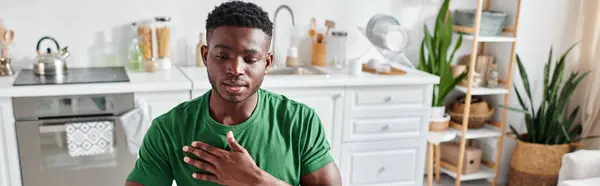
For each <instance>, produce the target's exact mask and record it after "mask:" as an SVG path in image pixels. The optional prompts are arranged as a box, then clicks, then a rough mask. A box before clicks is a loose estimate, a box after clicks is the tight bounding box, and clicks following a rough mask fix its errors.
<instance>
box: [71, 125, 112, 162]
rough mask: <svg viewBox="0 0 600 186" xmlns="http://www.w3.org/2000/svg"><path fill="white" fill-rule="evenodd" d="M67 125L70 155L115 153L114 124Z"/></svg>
mask: <svg viewBox="0 0 600 186" xmlns="http://www.w3.org/2000/svg"><path fill="white" fill-rule="evenodd" d="M65 125H66V130H67V148H68V149H69V155H71V156H73V157H77V156H93V155H99V154H107V153H108V154H110V153H112V152H113V150H114V149H113V148H114V147H113V132H114V130H113V129H114V122H112V121H91V122H79V123H67V124H65Z"/></svg>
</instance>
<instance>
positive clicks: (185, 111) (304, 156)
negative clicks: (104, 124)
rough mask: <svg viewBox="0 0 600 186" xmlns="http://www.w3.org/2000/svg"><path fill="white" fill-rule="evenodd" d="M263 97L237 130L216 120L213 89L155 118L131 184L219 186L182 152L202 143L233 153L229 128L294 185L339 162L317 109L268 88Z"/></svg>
mask: <svg viewBox="0 0 600 186" xmlns="http://www.w3.org/2000/svg"><path fill="white" fill-rule="evenodd" d="M257 93H258V104H257V106H256V108H255V109H254V112H253V113H252V115H251V116H250V118H248V119H247V120H246V121H245V122H243V123H241V124H238V125H235V126H225V125H222V124H220V123H218V122H216V121H215V120H213V119H212V117H211V116H210V114H209V96H210V91H208V92H206V93H205V94H204V95H202V96H201V97H198V98H196V99H193V100H191V101H187V102H184V103H182V104H180V105H178V106H176V107H175V108H173V109H172V110H170V111H169V112H167V113H165V114H163V115H161V116H159V117H157V118H156V119H154V120H153V122H152V126H150V128H149V129H148V132H147V133H146V136H145V138H144V141H143V143H142V146H141V148H140V150H139V158H138V160H137V161H136V163H135V167H134V168H133V170H132V171H131V173H130V174H129V176H128V177H127V180H130V181H134V182H137V183H140V184H143V185H145V186H167V185H169V186H170V185H171V183H172V181H173V180H175V181H176V182H177V185H178V186H188V185H217V184H215V183H212V182H205V181H200V180H196V179H194V178H192V173H194V172H203V171H201V170H199V169H197V168H195V167H193V166H192V165H189V164H187V163H185V162H184V161H183V157H184V156H185V155H186V154H187V153H186V152H183V150H182V148H183V146H185V145H191V143H192V141H202V142H205V143H208V144H210V145H213V146H215V147H218V148H222V149H226V150H229V147H227V140H226V137H225V136H226V134H227V131H229V130H231V131H232V132H233V134H234V136H235V138H236V140H237V141H238V143H239V144H240V145H242V146H243V147H244V148H246V150H248V152H249V153H250V155H251V156H252V158H253V159H254V161H255V162H256V164H257V165H258V167H260V168H261V169H262V170H265V171H266V172H268V173H269V174H271V175H273V176H274V177H276V178H278V179H280V180H283V181H285V182H287V183H289V184H291V185H299V184H300V177H302V176H303V175H305V174H307V173H311V172H314V171H316V170H318V169H320V168H322V167H324V166H325V165H327V164H329V163H331V162H333V159H332V157H331V155H330V153H329V149H330V146H329V143H328V142H327V139H326V137H325V130H324V129H323V126H322V125H321V120H320V119H319V116H318V115H317V114H316V112H315V111H314V110H313V109H312V108H310V107H308V106H306V105H304V104H302V103H298V102H295V101H293V100H291V99H289V98H287V97H285V96H283V95H278V94H275V93H271V92H269V91H267V90H263V89H260V90H259V91H258V92H257ZM187 155H188V156H190V157H194V158H195V156H193V155H191V154H187Z"/></svg>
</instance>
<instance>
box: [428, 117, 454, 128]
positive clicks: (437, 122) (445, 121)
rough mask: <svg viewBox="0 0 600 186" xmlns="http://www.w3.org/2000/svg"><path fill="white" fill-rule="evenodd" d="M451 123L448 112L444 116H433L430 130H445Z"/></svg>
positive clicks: (430, 121)
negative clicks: (436, 117)
mask: <svg viewBox="0 0 600 186" xmlns="http://www.w3.org/2000/svg"><path fill="white" fill-rule="evenodd" d="M449 125H450V116H449V115H448V114H446V115H444V118H439V119H435V118H432V119H431V120H429V131H432V132H443V131H445V130H446V129H448V126H449Z"/></svg>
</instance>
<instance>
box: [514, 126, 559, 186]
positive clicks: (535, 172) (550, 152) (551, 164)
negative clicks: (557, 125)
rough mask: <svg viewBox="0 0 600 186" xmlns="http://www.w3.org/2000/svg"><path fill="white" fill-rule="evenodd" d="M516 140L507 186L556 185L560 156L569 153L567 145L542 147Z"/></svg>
mask: <svg viewBox="0 0 600 186" xmlns="http://www.w3.org/2000/svg"><path fill="white" fill-rule="evenodd" d="M525 137H526V135H521V136H520V138H519V139H516V141H517V144H516V146H515V149H514V151H513V153H512V159H511V161H510V169H509V171H508V185H507V186H521V185H527V186H536V185H539V186H546V185H557V184H558V172H559V170H560V167H561V162H562V156H563V155H564V154H566V153H569V152H570V145H569V144H562V145H544V144H535V143H528V142H525V141H522V140H520V139H525Z"/></svg>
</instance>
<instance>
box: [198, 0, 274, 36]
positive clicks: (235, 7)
mask: <svg viewBox="0 0 600 186" xmlns="http://www.w3.org/2000/svg"><path fill="white" fill-rule="evenodd" d="M220 26H239V27H250V28H258V29H261V30H262V31H263V32H265V33H266V34H267V35H268V36H269V37H271V36H273V23H272V22H271V20H270V19H269V14H268V13H267V12H265V11H264V10H263V9H262V8H260V7H259V6H258V5H256V4H254V3H251V2H243V1H229V2H225V3H222V4H221V5H219V6H217V7H215V9H214V10H213V11H212V12H210V13H209V14H208V18H206V31H207V32H208V34H207V36H208V35H209V34H210V33H211V32H212V30H213V29H215V28H217V27H220Z"/></svg>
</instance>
